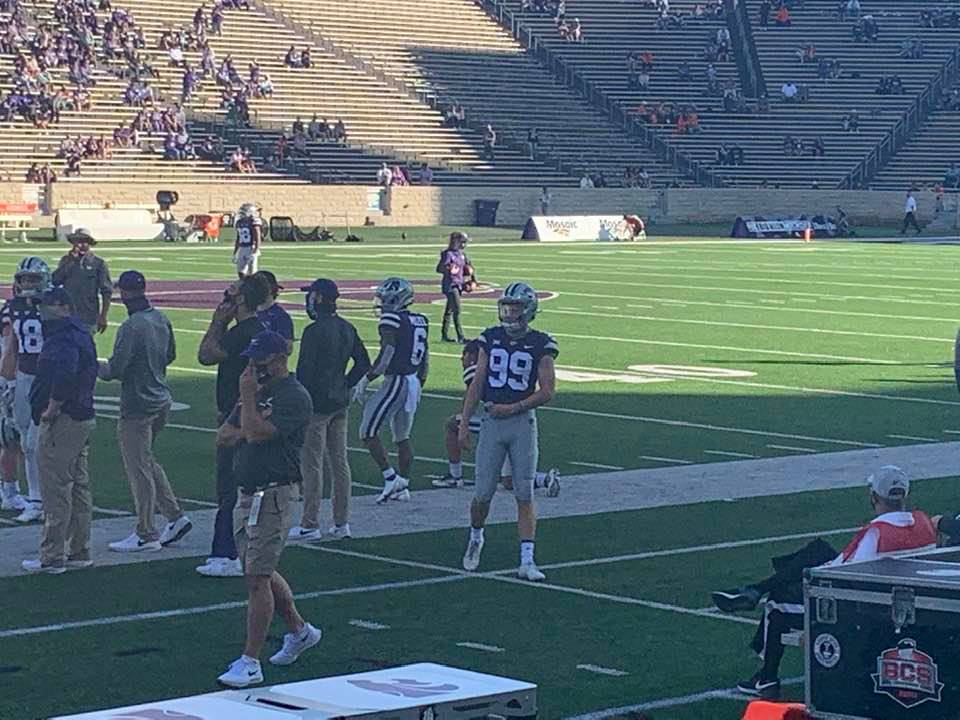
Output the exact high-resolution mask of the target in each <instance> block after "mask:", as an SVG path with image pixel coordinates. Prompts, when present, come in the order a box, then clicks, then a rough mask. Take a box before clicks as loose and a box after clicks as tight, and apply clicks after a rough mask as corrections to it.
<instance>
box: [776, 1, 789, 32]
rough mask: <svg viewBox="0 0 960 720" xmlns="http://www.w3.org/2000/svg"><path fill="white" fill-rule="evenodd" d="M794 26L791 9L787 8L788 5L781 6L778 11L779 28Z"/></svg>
mask: <svg viewBox="0 0 960 720" xmlns="http://www.w3.org/2000/svg"><path fill="white" fill-rule="evenodd" d="M792 24H793V21H792V20H791V18H790V8H788V7H787V5H786V3H784V4H783V5H781V6H780V9H779V10H777V27H790V25H792Z"/></svg>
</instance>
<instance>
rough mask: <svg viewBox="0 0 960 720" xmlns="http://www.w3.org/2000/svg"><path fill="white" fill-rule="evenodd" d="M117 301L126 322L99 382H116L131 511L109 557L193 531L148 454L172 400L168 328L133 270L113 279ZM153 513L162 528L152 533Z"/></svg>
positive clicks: (174, 539)
mask: <svg viewBox="0 0 960 720" xmlns="http://www.w3.org/2000/svg"><path fill="white" fill-rule="evenodd" d="M117 288H118V289H119V290H120V300H121V301H122V302H123V304H124V305H125V306H126V308H127V313H128V314H129V317H128V318H127V319H126V320H124V322H123V325H121V326H120V328H119V329H118V330H117V338H116V340H115V342H114V345H113V355H112V356H111V358H110V359H109V360H107V361H106V362H102V363H100V370H99V373H98V374H99V377H100V379H101V380H120V381H121V387H120V419H119V420H118V421H117V437H118V438H119V444H120V457H121V458H122V460H123V467H124V469H125V470H126V472H127V481H128V482H129V483H130V490H131V492H132V493H133V505H134V507H135V508H136V511H137V527H136V531H135V532H134V533H133V534H132V535H130V536H129V537H127V538H126V539H124V540H118V541H116V542H112V543H110V544H109V548H110V550H112V551H113V552H122V553H130V552H142V551H144V550H146V551H151V550H152V551H156V550H159V549H160V548H161V547H166V546H167V545H172V544H173V543H175V542H177V541H178V540H180V539H181V538H182V537H183V536H184V535H186V534H187V533H188V532H190V530H191V529H192V528H193V524H192V523H191V522H190V518H188V517H187V516H186V515H184V513H183V510H182V509H181V507H180V503H179V501H178V500H177V496H176V495H175V494H174V492H173V490H172V488H171V487H170V481H169V480H167V474H166V472H164V470H163V466H162V465H160V463H158V462H157V458H156V456H155V455H154V454H153V443H154V441H155V440H156V439H157V435H158V434H159V433H160V431H161V430H163V428H164V426H165V425H166V424H167V417H168V416H169V414H170V406H171V404H172V403H173V396H172V395H171V393H170V386H169V385H167V366H168V365H169V364H170V363H172V362H173V361H174V360H175V359H176V357H177V346H176V341H175V340H174V336H173V326H172V325H171V324H170V320H168V319H167V316H166V315H164V314H163V313H162V312H160V311H159V310H157V309H156V308H154V307H153V306H152V305H151V304H150V301H149V300H148V299H147V297H146V294H145V293H146V289H147V281H146V278H144V277H143V275H142V274H141V273H139V272H137V271H136V270H127V271H126V272H124V273H122V274H121V275H120V278H119V279H118V280H117ZM157 510H159V511H160V514H161V515H163V516H164V517H165V518H166V521H167V524H166V525H165V526H164V528H163V530H162V531H160V532H158V531H157V528H156V526H155V525H154V519H155V516H156V512H157Z"/></svg>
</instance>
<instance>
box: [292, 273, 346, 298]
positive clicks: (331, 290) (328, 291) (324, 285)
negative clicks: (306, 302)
mask: <svg viewBox="0 0 960 720" xmlns="http://www.w3.org/2000/svg"><path fill="white" fill-rule="evenodd" d="M300 289H301V290H303V292H308V293H309V292H315V293H317V294H318V295H319V296H320V297H321V298H323V299H324V300H336V299H337V298H338V297H340V288H338V287H337V284H336V283H335V282H334V281H333V280H328V279H327V278H317V279H316V280H314V281H313V282H312V283H310V284H309V285H307V286H306V287H302V288H300Z"/></svg>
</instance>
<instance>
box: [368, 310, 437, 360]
mask: <svg viewBox="0 0 960 720" xmlns="http://www.w3.org/2000/svg"><path fill="white" fill-rule="evenodd" d="M429 324H430V323H429V321H428V320H427V318H426V316H425V315H421V314H420V313H412V312H410V311H409V310H401V311H400V312H385V313H381V315H380V323H379V325H378V326H377V327H378V328H379V329H380V330H392V331H393V332H395V333H396V336H397V345H396V349H395V350H394V353H393V358H392V359H391V360H390V364H389V365H388V366H387V370H386V372H385V373H384V374H386V375H413V374H414V373H416V372H417V371H418V370H419V369H420V365H421V364H422V363H423V358H424V356H425V355H426V354H427V334H428V330H429Z"/></svg>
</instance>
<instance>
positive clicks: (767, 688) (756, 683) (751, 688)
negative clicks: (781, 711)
mask: <svg viewBox="0 0 960 720" xmlns="http://www.w3.org/2000/svg"><path fill="white" fill-rule="evenodd" d="M737 690H739V691H740V692H742V693H743V694H744V695H749V696H750V697H758V698H763V699H764V700H776V699H778V698H779V697H780V681H779V680H778V679H776V678H774V679H773V680H761V679H760V673H757V674H756V675H754V676H753V677H752V678H750V679H749V680H742V681H741V682H738V683H737Z"/></svg>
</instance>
